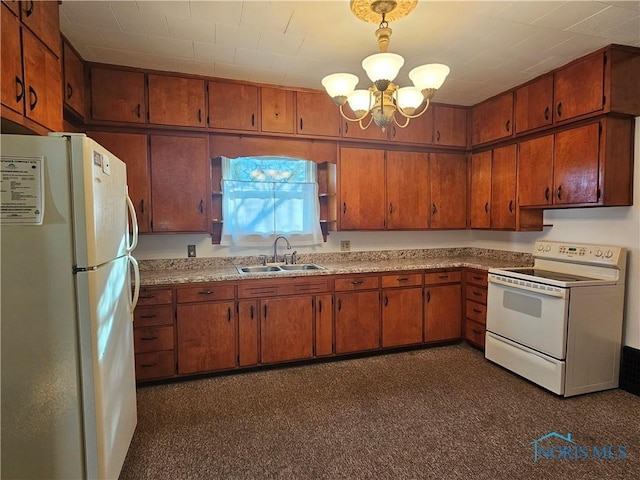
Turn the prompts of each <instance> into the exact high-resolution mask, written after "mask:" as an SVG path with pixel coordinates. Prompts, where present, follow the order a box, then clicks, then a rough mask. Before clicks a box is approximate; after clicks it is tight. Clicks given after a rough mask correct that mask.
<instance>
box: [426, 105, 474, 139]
mask: <svg viewBox="0 0 640 480" xmlns="http://www.w3.org/2000/svg"><path fill="white" fill-rule="evenodd" d="M429 108H430V109H431V108H433V123H434V126H433V144H434V145H442V146H449V147H462V148H464V147H466V146H467V112H468V109H467V108H465V107H449V106H445V105H434V106H433V107H429Z"/></svg>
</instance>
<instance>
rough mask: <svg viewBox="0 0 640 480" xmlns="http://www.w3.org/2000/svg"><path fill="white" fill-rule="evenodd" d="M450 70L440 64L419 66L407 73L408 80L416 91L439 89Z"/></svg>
mask: <svg viewBox="0 0 640 480" xmlns="http://www.w3.org/2000/svg"><path fill="white" fill-rule="evenodd" d="M450 71H451V70H450V69H449V67H447V66H446V65H443V64H442V63H429V64H427V65H420V66H419V67H416V68H414V69H413V70H411V71H410V72H409V78H410V79H411V81H412V82H413V84H414V85H415V86H416V88H418V90H425V89H431V88H433V89H436V90H437V89H439V88H440V87H441V86H442V84H443V83H444V80H445V78H447V75H449V72H450Z"/></svg>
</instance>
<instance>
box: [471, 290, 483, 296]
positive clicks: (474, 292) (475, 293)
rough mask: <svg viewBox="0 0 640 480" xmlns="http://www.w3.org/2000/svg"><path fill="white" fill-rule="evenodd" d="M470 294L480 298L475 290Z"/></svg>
mask: <svg viewBox="0 0 640 480" xmlns="http://www.w3.org/2000/svg"><path fill="white" fill-rule="evenodd" d="M471 293H472V294H474V295H475V296H476V297H481V296H482V294H481V293H480V292H476V291H475V290H474V291H473V292H471Z"/></svg>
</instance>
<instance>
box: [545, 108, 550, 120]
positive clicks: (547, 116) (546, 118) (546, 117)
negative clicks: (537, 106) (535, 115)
mask: <svg viewBox="0 0 640 480" xmlns="http://www.w3.org/2000/svg"><path fill="white" fill-rule="evenodd" d="M544 119H545V120H547V121H548V120H549V107H546V108H545V109H544Z"/></svg>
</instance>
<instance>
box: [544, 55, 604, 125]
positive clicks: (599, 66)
mask: <svg viewBox="0 0 640 480" xmlns="http://www.w3.org/2000/svg"><path fill="white" fill-rule="evenodd" d="M603 94H604V54H603V53H600V54H598V55H594V56H588V57H587V58H584V59H581V60H579V61H577V62H576V63H572V64H570V65H568V66H567V67H565V68H561V69H560V70H558V71H556V72H555V74H554V100H555V112H554V115H555V121H556V122H561V121H563V120H567V119H569V118H573V117H577V116H579V115H584V114H586V113H591V112H597V111H599V110H602V108H603V106H604V103H603V102H604V99H603Z"/></svg>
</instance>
